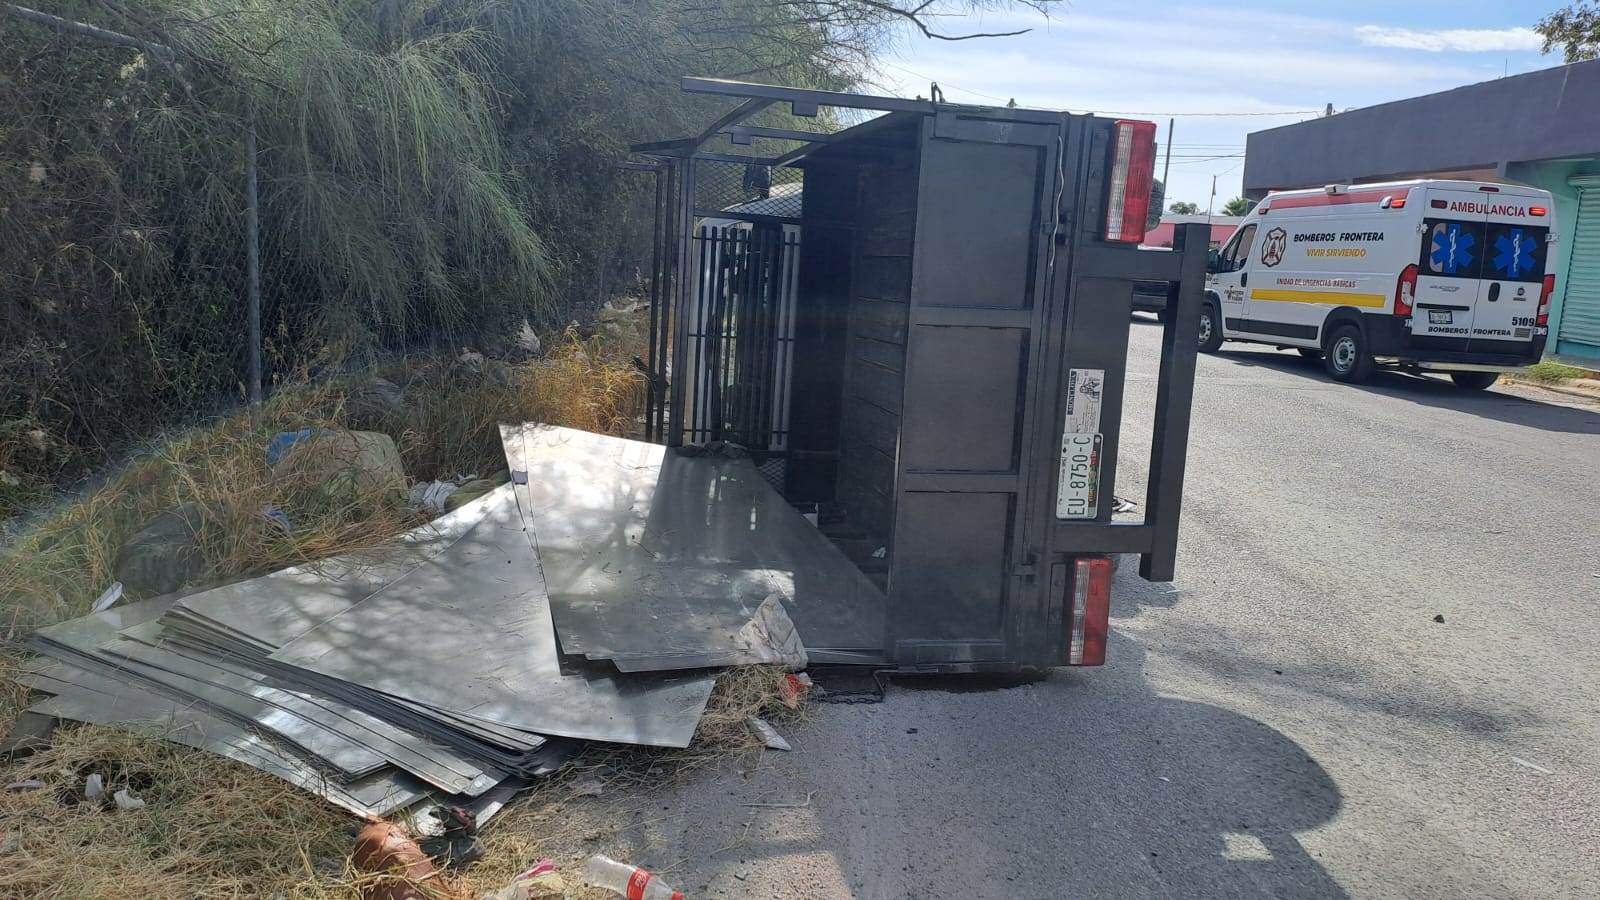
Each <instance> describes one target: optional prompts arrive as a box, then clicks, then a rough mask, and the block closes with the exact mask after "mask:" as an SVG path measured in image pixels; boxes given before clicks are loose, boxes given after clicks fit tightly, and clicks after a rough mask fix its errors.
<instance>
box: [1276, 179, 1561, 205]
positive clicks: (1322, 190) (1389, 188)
mask: <svg viewBox="0 0 1600 900" xmlns="http://www.w3.org/2000/svg"><path fill="white" fill-rule="evenodd" d="M1414 187H1425V188H1439V189H1441V190H1447V191H1476V190H1478V189H1479V188H1481V187H1491V188H1494V190H1493V191H1485V193H1498V194H1505V195H1508V196H1512V197H1544V196H1548V194H1549V191H1544V190H1540V189H1539V188H1535V187H1529V186H1527V185H1525V184H1505V183H1502V182H1498V181H1460V180H1454V179H1446V178H1413V179H1410V180H1409V181H1380V182H1376V183H1373V184H1342V185H1339V189H1340V191H1339V192H1340V193H1343V194H1354V195H1360V196H1359V197H1352V200H1351V202H1358V203H1359V202H1363V201H1366V202H1372V203H1376V202H1378V201H1380V200H1382V199H1383V198H1384V196H1385V195H1387V194H1393V193H1395V192H1397V191H1402V190H1406V189H1408V188H1414ZM1325 196H1328V189H1327V188H1326V187H1319V188H1304V189H1302V190H1295V191H1273V192H1272V193H1270V194H1268V195H1267V200H1269V201H1270V200H1276V199H1279V198H1284V197H1325Z"/></svg>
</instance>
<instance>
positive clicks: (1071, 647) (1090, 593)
mask: <svg viewBox="0 0 1600 900" xmlns="http://www.w3.org/2000/svg"><path fill="white" fill-rule="evenodd" d="M1110 630H1111V559H1110V558H1109V557H1105V556H1080V557H1078V560H1077V562H1076V563H1074V568H1073V573H1072V633H1071V634H1070V635H1069V636H1068V639H1067V665H1069V666H1099V665H1104V664H1105V661H1106V633H1107V632H1109V631H1110Z"/></svg>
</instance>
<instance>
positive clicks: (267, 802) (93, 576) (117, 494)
mask: <svg viewBox="0 0 1600 900" xmlns="http://www.w3.org/2000/svg"><path fill="white" fill-rule="evenodd" d="M622 324H623V325H625V324H626V323H625V322H624V323H622ZM630 338H631V336H629V335H625V334H622V333H621V332H620V331H619V327H618V325H617V324H616V323H610V324H606V325H605V327H604V328H603V329H602V334H601V335H600V336H599V337H595V338H589V339H582V338H580V337H579V335H578V334H577V333H576V332H568V333H567V334H565V335H563V336H561V337H560V338H559V339H558V340H557V341H556V342H555V344H556V346H555V347H554V348H553V349H552V350H551V352H550V353H548V354H547V355H546V356H544V357H543V358H541V359H538V360H535V361H533V362H530V363H525V364H521V365H506V364H502V363H496V362H494V361H488V362H477V361H473V362H463V361H461V360H459V359H440V358H430V359H419V360H410V361H407V362H405V363H402V364H396V365H393V366H389V367H386V368H385V370H384V371H383V373H382V374H383V375H385V377H387V378H389V379H390V380H391V381H394V382H395V383H396V384H398V385H401V386H402V387H403V388H404V392H405V397H406V400H407V402H406V405H405V407H404V408H403V409H401V410H400V411H397V412H396V411H390V412H384V411H378V412H376V413H375V412H374V411H373V410H372V409H371V407H370V404H364V403H362V402H361V398H360V397H359V396H358V395H355V394H352V392H351V390H350V385H349V384H347V383H342V382H328V383H322V384H320V385H317V386H311V387H302V388H296V389H288V390H281V391H280V392H278V394H277V395H276V396H275V397H274V399H273V400H272V401H270V402H269V403H267V404H266V405H265V406H264V407H263V408H261V409H259V410H256V411H253V412H249V413H245V414H240V415H238V416H234V417H231V418H228V419H225V420H222V421H220V422H217V423H216V424H214V425H213V426H211V427H208V428H204V429H197V430H195V431H192V432H188V433H185V434H182V435H178V436H176V437H174V438H173V439H171V440H169V441H167V442H165V443H163V444H161V445H160V446H159V447H158V448H157V449H156V450H155V451H154V452H152V453H150V454H148V455H147V456H145V457H144V458H142V459H140V460H139V461H137V462H136V463H135V464H134V465H132V466H130V467H129V468H128V469H126V470H125V471H123V472H121V473H119V474H117V475H115V476H114V477H112V478H111V479H110V480H108V481H107V482H106V483H105V484H104V485H102V486H101V487H100V488H98V489H97V490H94V491H92V492H90V493H88V494H86V495H85V496H83V497H81V498H79V499H77V500H76V501H74V502H71V503H69V504H66V505H64V506H62V507H60V508H59V509H57V510H55V511H54V512H53V513H52V514H50V515H49V516H48V517H46V518H44V519H42V520H40V521H39V522H37V523H36V524H35V525H34V526H33V527H32V528H30V529H29V530H28V531H27V532H25V533H24V534H23V535H21V536H20V538H19V539H18V541H17V542H16V544H15V546H14V547H12V548H11V549H10V550H9V551H7V552H6V553H5V554H4V555H3V556H0V604H3V609H4V618H3V619H0V626H4V628H3V630H4V635H3V637H5V638H8V639H10V640H15V639H16V638H17V637H20V635H21V634H23V633H24V632H25V631H26V630H29V629H32V628H34V627H37V626H40V625H44V624H48V623H51V622H55V621H59V620H61V619H64V618H68V617H71V616H75V615H81V614H83V613H84V612H86V611H87V607H88V604H89V603H90V602H91V601H92V600H93V599H94V597H95V596H97V595H98V594H99V592H100V591H101V590H102V589H103V588H104V586H105V585H106V584H107V583H108V582H109V581H110V580H111V571H112V564H113V562H114V559H115V556H116V553H117V550H118V548H119V547H120V545H121V544H122V542H123V540H125V539H126V537H127V536H128V535H129V534H131V533H132V532H133V531H134V530H136V529H138V528H139V527H140V526H141V525H142V524H143V523H145V522H146V521H148V520H149V519H150V518H152V517H153V516H155V515H156V514H157V513H159V512H161V511H162V510H165V509H168V508H170V507H172V506H174V505H177V504H179V503H184V502H190V501H194V502H198V503H200V504H201V505H202V507H204V508H205V510H206V514H205V522H204V525H203V528H202V546H203V551H204V555H205V559H206V563H207V572H206V574H205V576H203V579H202V580H204V581H218V580H222V579H227V578H233V577H243V576H249V575H253V574H257V573H261V572H265V571H270V570H273V569H276V568H280V567H282V566H285V565H290V564H294V563H296V562H301V561H304V560H310V559H318V558H323V557H326V556H330V555H334V554H338V553H344V552H348V551H351V550H356V549H361V548H364V547H368V546H373V545H376V544H379V543H381V542H382V541H384V540H385V539H387V538H389V537H391V536H392V535H394V534H395V533H398V532H399V531H402V530H404V529H406V528H408V527H411V526H412V525H414V524H415V523H416V521H417V520H416V517H415V514H414V513H412V512H410V511H409V510H408V509H407V508H406V507H405V506H404V504H403V503H402V502H401V500H400V498H399V497H398V496H358V497H351V496H348V495H331V496H330V495H329V494H328V493H327V492H326V491H323V490H321V485H320V484H316V483H312V482H310V481H308V480H305V479H301V478H297V477H296V476H293V475H281V476H277V477H274V476H273V475H272V474H271V473H270V472H269V471H268V470H267V467H266V464H265V460H264V449H263V448H264V446H265V444H266V441H267V439H268V438H270V437H271V435H273V434H275V433H277V432H279V431H285V430H294V429H298V428H307V427H335V428H337V427H353V428H361V429H367V430H377V431H383V432H385V433H387V434H389V435H390V436H391V437H394V438H395V440H396V442H397V444H398V445H399V447H400V449H401V455H402V458H403V460H404V462H405V465H406V470H407V473H408V475H409V476H410V477H412V478H413V479H424V480H425V479H428V478H432V477H436V476H439V475H447V474H455V473H457V472H475V473H477V474H479V475H489V474H492V473H496V472H500V471H501V470H503V469H504V459H503V456H502V455H501V451H500V443H499V434H498V430H497V425H498V423H499V422H503V421H544V422H552V423H556V424H563V425H570V426H573V427H578V428H583V429H587V430H592V431H601V432H609V433H614V434H620V433H626V432H629V431H631V430H632V429H633V427H634V423H635V421H636V420H637V417H638V415H639V411H640V408H641V404H642V400H643V395H642V391H641V387H640V384H639V381H638V378H637V375H636V373H635V372H634V371H633V369H632V367H631V366H630V365H629V364H628V360H629V359H630V358H631V355H632V352H633V349H632V347H630V346H629V344H630V343H631V340H630ZM267 504H272V505H277V506H279V507H281V508H282V509H284V510H285V511H286V512H287V513H288V514H289V516H290V518H291V520H293V521H294V522H295V525H296V528H295V531H294V532H293V533H292V534H288V535H285V534H284V533H283V532H282V531H281V530H279V529H277V528H275V527H273V526H271V525H270V524H269V523H268V522H266V521H265V520H264V519H262V518H261V517H260V516H259V515H257V511H258V510H259V509H261V508H262V507H263V506H265V505H267ZM13 646H14V645H13ZM18 662H19V656H18V655H17V653H16V652H15V650H14V649H13V650H6V649H4V645H3V644H0V733H3V732H5V731H9V729H10V727H11V724H12V722H13V721H14V719H15V717H16V715H17V714H18V712H19V711H20V710H22V709H23V708H25V706H26V701H27V694H26V692H25V691H24V690H23V689H22V688H20V687H19V686H18V685H16V684H15V683H14V682H13V681H11V680H10V679H9V678H7V677H6V675H7V674H8V672H9V671H10V670H11V669H13V668H14V667H15V666H16V665H17V664H18ZM781 678H782V673H780V672H778V671H777V670H775V669H771V668H765V667H755V668H745V669H738V670H731V671H729V672H726V673H724V674H723V675H722V677H721V678H720V679H719V681H718V683H717V688H716V690H715V692H714V694H713V697H712V702H711V705H710V707H709V709H708V711H707V714H706V716H705V717H704V719H703V720H702V721H701V723H700V727H699V730H698V731H697V733H696V737H695V741H694V743H693V745H692V746H691V747H690V748H689V749H687V750H651V749H644V748H632V747H608V746H596V747H594V748H592V749H590V750H589V751H587V752H585V753H584V754H583V755H582V756H581V757H580V758H578V759H577V760H575V761H574V762H573V764H572V765H571V766H570V767H569V768H568V769H567V770H565V771H564V772H563V773H561V774H560V775H559V776H557V777H554V778H550V779H546V780H544V781H542V782H541V783H540V784H539V785H537V786H536V787H535V788H534V789H533V790H531V791H530V792H528V794H527V795H525V796H524V797H523V798H521V799H520V800H519V801H518V802H517V803H516V804H514V805H513V806H512V807H511V808H509V809H507V810H506V811H504V812H503V813H502V814H501V815H500V816H499V817H498V818H497V819H496V820H495V821H494V823H492V824H491V826H490V828H489V830H488V831H487V832H486V834H485V835H484V837H483V840H484V844H485V847H486V849H487V851H488V852H487V854H486V856H485V858H484V859H483V860H482V861H480V862H479V863H477V864H475V865H474V866H472V867H470V868H469V869H468V870H467V871H466V872H465V873H462V874H460V875H459V876H454V877H453V880H452V887H453V888H455V889H457V890H459V892H460V895H461V896H463V897H476V896H478V895H479V894H480V893H482V892H484V891H487V890H490V889H493V888H496V887H499V886H500V885H502V884H504V883H505V882H506V881H507V880H508V879H509V878H510V877H511V876H512V875H514V874H516V873H517V872H519V871H522V870H523V869H525V868H526V867H527V866H528V865H529V864H530V863H532V862H533V861H535V860H538V859H541V858H551V859H554V860H556V861H557V863H558V865H560V867H561V869H562V871H563V872H565V873H567V874H568V875H571V876H576V873H577V871H578V868H579V867H580V866H581V863H582V860H583V859H584V858H585V857H586V856H588V855H589V854H591V853H595V852H609V853H612V854H614V855H618V856H619V857H621V858H626V857H627V856H628V854H629V850H630V847H629V844H628V838H627V837H626V836H625V835H624V834H623V833H622V828H621V822H620V821H619V820H617V819H616V818H615V817H614V816H613V810H612V804H616V803H623V804H625V803H626V802H627V798H628V796H629V795H630V794H631V793H634V792H643V791H647V790H654V789H657V788H660V787H662V786H663V785H667V784H671V783H672V782H673V781H674V780H675V779H678V778H681V777H684V776H685V775H686V774H688V773H691V772H694V771H696V770H697V769H700V768H702V767H704V766H707V765H710V764H712V763H714V762H716V761H718V760H725V759H727V758H728V757H729V756H730V755H739V754H749V755H751V756H752V758H754V759H757V760H759V756H755V754H759V753H760V752H761V745H760V743H759V741H758V740H757V739H756V738H755V737H754V736H753V735H751V734H750V733H749V731H748V729H747V728H746V727H745V724H744V719H745V717H746V716H749V715H762V716H765V717H767V718H768V719H769V720H771V721H773V722H774V723H777V724H780V725H782V724H786V723H792V722H794V721H795V720H796V719H797V718H798V717H799V715H800V713H798V712H795V711H792V710H789V709H788V708H786V707H784V706H783V704H782V703H781V702H779V700H778V693H777V688H778V683H779V680H780V679H781ZM90 772H99V773H101V774H102V775H104V776H106V778H107V781H108V793H109V791H111V790H115V789H116V788H118V787H122V786H127V785H132V786H133V787H134V788H135V793H137V794H139V795H140V796H142V797H143V798H144V799H145V800H146V801H147V805H146V807H145V808H144V809H141V810H136V811H118V810H115V809H109V810H108V809H101V808H99V807H95V806H91V805H89V804H86V803H83V802H81V790H82V784H83V779H84V777H85V776H86V775H88V774H89V773H90ZM25 778H37V779H40V780H42V781H44V782H45V783H46V785H47V787H46V788H44V789H42V790H32V791H0V844H4V842H6V841H7V840H8V839H10V837H11V836H12V835H16V836H17V839H18V840H20V842H21V843H20V847H19V848H18V849H16V850H15V851H14V852H12V853H11V854H9V855H8V856H7V857H6V859H5V864H4V865H3V866H0V896H4V897H13V896H15V897H91V896H92V897H108V898H118V897H127V898H137V900H148V898H153V897H162V898H165V897H199V898H212V897H240V896H268V897H284V898H286V900H326V898H341V900H353V898H356V897H358V896H359V895H360V889H361V886H362V885H363V884H364V883H368V882H370V881H371V876H363V875H360V874H358V873H355V872H353V871H352V870H350V868H349V863H348V854H349V852H350V849H351V847H352V844H353V837H354V833H355V831H356V829H357V828H358V826H359V824H360V823H359V822H357V821H356V820H355V819H353V818H352V817H350V816H349V815H347V814H345V813H344V812H342V811H340V810H338V809H336V808H334V807H332V806H330V805H329V804H326V803H324V802H322V801H321V800H319V799H317V798H314V797H312V796H311V795H309V794H307V793H305V792H303V791H301V790H299V789H297V788H294V787H292V786H290V785H288V784H287V783H285V782H282V781H279V780H278V779H275V778H273V777H271V776H268V775H265V774H262V773H260V772H258V771H256V770H254V769H251V768H249V767H247V766H243V765H240V764H237V763H233V762H230V761H228V760H225V759H222V758H219V757H215V756H211V755H209V754H206V753H201V752H198V751H193V750H189V749H186V748H184V747H181V746H178V745H175V744H170V743H167V742H165V741H162V740H160V738H159V736H155V735H139V734H133V733H129V732H125V731H121V730H116V729H108V728H99V727H92V726H66V727H64V728H62V729H61V730H59V731H58V733H57V736H56V739H55V741H54V744H53V746H52V747H51V748H50V749H49V750H47V751H45V752H42V753H39V754H35V755H34V756H31V757H27V758H25V759H22V760H18V761H15V762H13V763H7V764H3V765H0V780H3V781H5V782H12V781H16V780H19V779H25ZM594 780H598V781H599V782H600V783H601V784H603V785H604V786H605V790H606V794H607V799H606V800H605V801H603V802H601V801H595V800H593V799H584V798H580V797H579V796H578V794H579V791H578V790H577V787H576V786H577V785H579V784H587V783H589V782H591V781H594ZM632 824H634V825H637V824H638V823H637V821H633V822H632ZM573 884H574V886H575V887H576V880H575V878H574V881H573ZM573 896H579V897H596V898H598V897H602V896H606V895H604V894H603V893H599V892H585V891H582V890H581V889H580V890H579V891H577V892H575V893H574V894H573Z"/></svg>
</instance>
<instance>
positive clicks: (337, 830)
mask: <svg viewBox="0 0 1600 900" xmlns="http://www.w3.org/2000/svg"><path fill="white" fill-rule="evenodd" d="M781 677H782V673H780V672H778V671H776V670H774V669H770V668H747V669H735V670H730V671H728V672H725V673H724V674H723V675H722V677H721V678H720V679H719V680H718V682H717V688H716V690H715V692H714V694H713V697H712V702H711V704H710V707H709V708H708V710H707V714H706V716H705V718H704V720H702V722H701V725H700V729H699V731H698V732H697V734H696V736H695V741H694V743H693V744H692V745H691V746H690V747H689V748H688V749H686V750H652V749H645V748H630V747H607V746H599V745H597V746H595V747H594V748H592V749H590V750H589V751H587V752H585V753H584V754H583V755H582V756H580V757H579V758H578V759H577V760H575V761H574V762H573V763H572V764H571V765H570V766H569V767H568V768H567V769H566V770H565V771H563V772H562V773H560V774H559V775H558V776H556V777H552V778H549V779H545V780H543V781H541V782H540V783H539V784H538V785H537V786H536V787H535V788H533V789H532V790H531V791H529V792H528V793H527V794H525V795H524V796H523V797H522V798H520V799H519V800H518V801H517V802H516V803H515V804H513V805H512V806H511V807H510V808H508V809H507V810H505V811H504V812H502V813H501V814H500V816H499V817H497V818H496V819H495V820H494V821H493V822H492V823H491V824H490V826H489V828H488V829H487V830H486V831H485V833H484V835H483V836H482V841H483V843H484V848H485V850H486V853H485V855H484V858H483V859H482V860H480V861H479V862H478V863H476V864H474V865H472V866H470V867H469V868H467V869H466V870H465V871H463V872H461V873H456V874H454V875H452V876H450V879H449V881H450V886H451V887H452V888H453V889H454V890H456V891H457V892H458V893H459V896H462V897H477V896H479V895H480V894H482V893H484V892H487V891H489V890H493V889H495V888H497V887H499V886H501V885H503V884H505V883H506V882H507V881H509V880H510V878H511V877H512V876H514V875H515V874H516V873H518V872H520V871H522V870H524V869H526V868H527V867H528V866H529V865H530V864H531V863H533V862H534V861H536V860H539V859H546V858H548V859H553V860H555V861H556V863H557V865H558V866H559V868H560V869H561V871H562V872H564V873H567V874H568V875H569V876H575V875H576V873H577V872H578V871H579V869H580V868H581V866H582V862H583V860H584V859H585V858H586V857H587V856H589V855H590V854H593V853H597V852H606V853H611V854H613V855H616V856H619V857H620V858H627V857H628V855H629V854H630V850H631V849H632V845H631V844H630V843H629V837H628V835H627V834H625V833H624V831H625V828H626V829H637V828H639V827H640V825H641V822H640V821H639V820H638V819H637V818H630V817H627V816H622V815H618V814H617V813H616V810H617V809H618V808H619V804H620V806H621V807H624V808H625V807H628V806H631V805H632V804H631V803H629V802H628V799H627V798H628V797H629V796H630V794H633V793H640V792H645V791H653V790H658V789H660V788H662V787H664V786H667V785H670V784H672V783H674V782H675V781H676V780H677V779H680V778H683V777H685V776H686V775H688V774H690V773H692V772H694V771H696V770H698V769H700V768H701V767H703V766H706V765H709V764H711V763H713V762H715V761H718V760H724V759H727V758H728V756H729V755H732V754H758V753H760V752H762V750H761V745H760V743H759V741H757V740H756V739H755V738H754V737H753V736H752V735H751V734H750V733H749V731H748V730H747V729H746V728H745V727H744V718H745V716H748V715H763V716H765V717H767V718H768V719H769V720H770V721H773V722H775V723H778V724H780V725H784V724H792V723H794V722H796V721H798V720H799V719H800V717H801V716H802V714H803V713H802V712H800V711H794V710H790V709H788V708H787V707H785V706H784V705H783V704H782V703H781V702H780V701H779V699H778V693H777V684H778V680H779V679H780V678H781ZM93 772H98V773H100V774H101V775H102V776H104V777H105V779H106V789H107V792H108V793H109V792H111V791H114V790H116V789H118V788H121V787H126V786H132V787H133V788H134V792H135V793H136V794H137V795H138V796H140V797H141V798H143V799H144V800H145V801H146V806H145V808H144V809H141V810H134V811H121V810H116V809H114V808H113V809H104V808H101V807H99V806H94V805H90V804H88V803H86V802H84V801H83V799H82V786H83V782H84V778H85V777H86V776H88V775H89V774H90V773H93ZM0 777H4V778H5V780H6V781H8V782H10V781H15V780H19V779H24V778H36V779H39V780H41V781H44V782H45V784H46V787H45V788H44V789H40V790H29V791H6V792H3V793H0V841H5V840H6V839H7V838H8V836H10V835H13V834H15V835H18V836H19V837H20V841H21V844H20V847H19V848H18V849H17V850H16V851H15V852H13V853H12V854H11V855H10V856H8V857H7V864H6V865H5V866H3V867H0V896H3V897H97V898H99V897H104V898H129V900H149V898H152V897H195V898H213V897H216V898H221V897H239V896H266V897H284V898H288V900H334V898H337V900H356V898H358V897H359V896H360V891H361V887H362V885H363V884H367V883H370V882H371V881H372V880H373V876H371V875H364V874H362V873H358V872H355V871H354V870H352V869H351V868H350V865H349V857H348V854H349V852H350V850H351V848H352V845H353V843H354V835H355V832H356V830H357V829H358V828H359V825H360V823H359V822H357V821H356V820H355V819H354V818H352V817H350V816H349V815H347V814H345V813H343V812H341V811H339V810H337V809H335V808H333V807H332V806H329V805H328V804H325V803H323V802H321V801H320V800H317V799H316V798H314V797H312V796H311V795H310V794H308V793H305V792H304V791H301V790H298V789H297V788H294V787H292V786H290V785H289V784H287V783H285V782H282V781H279V780H278V779H276V778H273V777H271V776H268V775H265V774H262V773H260V772H257V771H256V770H254V769H251V768H248V767H246V766H243V765H239V764H236V763H232V762H229V761H227V760H224V759H221V758H218V757H213V756H210V755H208V754H204V753H199V752H197V751H191V750H187V749H185V748H183V747H180V746H178V745H175V744H169V743H166V742H164V741H162V740H160V739H159V738H158V737H155V736H145V735H137V734H131V733H128V732H124V731H120V730H116V729H110V728H99V727H93V726H80V727H72V728H68V729H65V730H64V731H62V732H60V733H58V735H57V738H56V740H55V742H54V745H53V746H52V747H51V748H50V749H49V750H48V751H45V752H43V753H39V754H35V755H34V756H31V757H27V758H25V759H23V760H20V761H18V762H17V763H14V764H12V765H10V766H8V767H7V768H6V769H5V770H4V771H3V773H0ZM592 781H598V782H599V783H600V784H601V785H602V786H603V787H604V790H605V793H606V795H607V796H608V797H610V798H611V799H609V800H607V801H605V802H601V803H597V802H596V801H594V800H591V799H588V798H586V797H585V796H584V792H582V791H580V790H579V785H586V784H587V783H589V782H592ZM572 883H573V887H575V888H576V887H578V885H577V884H576V880H575V879H574V880H573V882H572ZM572 896H575V897H585V898H590V897H592V898H601V897H606V896H609V895H607V894H605V893H603V892H599V891H588V892H584V891H575V892H574V893H573V894H572Z"/></svg>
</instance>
